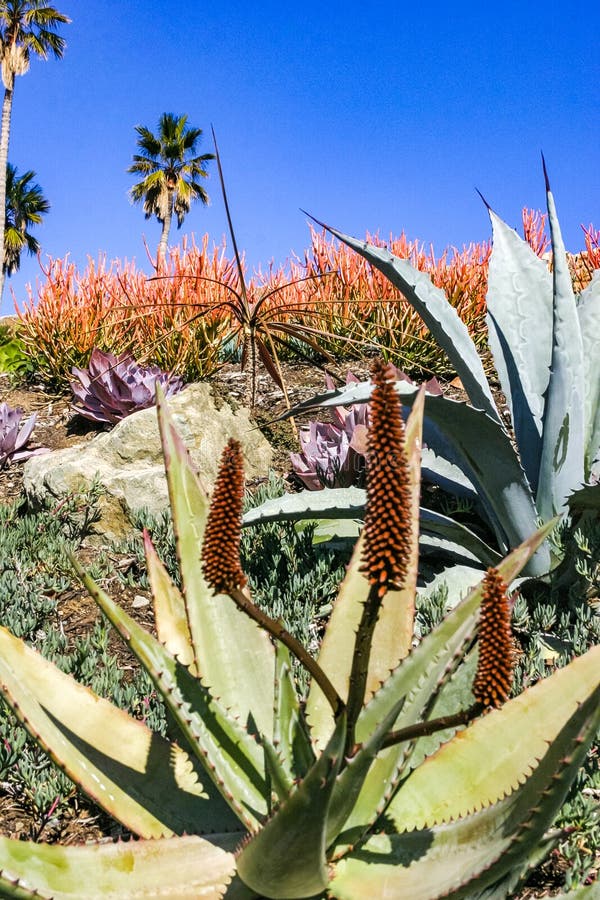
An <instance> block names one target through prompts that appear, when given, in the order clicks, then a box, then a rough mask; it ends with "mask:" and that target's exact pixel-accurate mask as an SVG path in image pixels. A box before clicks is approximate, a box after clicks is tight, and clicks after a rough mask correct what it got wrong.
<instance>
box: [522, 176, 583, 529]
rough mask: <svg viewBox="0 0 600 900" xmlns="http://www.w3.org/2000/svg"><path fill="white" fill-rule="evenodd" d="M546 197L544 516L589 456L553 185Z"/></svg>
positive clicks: (579, 351)
mask: <svg viewBox="0 0 600 900" xmlns="http://www.w3.org/2000/svg"><path fill="white" fill-rule="evenodd" d="M546 198H547V202H548V221H549V223H550V234H551V238H552V254H553V255H552V259H553V276H554V278H553V307H552V311H553V325H554V327H553V334H552V360H551V374H550V381H549V384H548V391H547V395H546V404H545V407H544V419H543V438H542V452H541V461H540V477H539V483H538V488H537V494H536V502H537V507H538V510H539V512H540V515H541V516H542V518H544V519H548V518H550V517H551V516H553V515H556V513H558V512H561V511H563V509H564V506H565V502H566V500H567V498H568V496H569V494H570V493H571V492H572V491H574V490H577V489H578V488H579V487H580V486H581V485H582V484H583V482H584V457H585V453H584V440H585V424H584V404H585V397H584V363H583V340H582V336H581V330H580V327H579V318H578V315H577V307H576V304H575V295H574V294H573V287H572V283H571V274H570V272H569V265H568V262H567V255H566V252H565V247H564V244H563V240H562V235H561V232H560V226H559V224H558V218H557V215H556V208H555V205H554V197H553V196H552V193H551V191H550V188H549V187H547V192H546ZM596 337H597V335H596ZM596 377H597V372H596Z"/></svg>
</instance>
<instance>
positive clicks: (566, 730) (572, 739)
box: [331, 648, 600, 900]
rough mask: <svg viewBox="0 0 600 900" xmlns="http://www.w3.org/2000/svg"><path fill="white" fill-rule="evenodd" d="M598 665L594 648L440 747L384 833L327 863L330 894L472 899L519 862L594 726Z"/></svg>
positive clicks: (538, 835) (396, 803) (347, 899)
mask: <svg viewBox="0 0 600 900" xmlns="http://www.w3.org/2000/svg"><path fill="white" fill-rule="evenodd" d="M599 662H600V648H595V649H594V650H593V651H590V652H589V653H587V654H586V655H585V656H584V657H581V658H580V659H579V660H575V661H574V662H573V663H571V664H570V665H569V666H567V667H566V668H565V669H562V670H559V671H558V672H556V673H555V674H554V675H553V676H551V678H549V679H546V680H545V681H544V682H540V683H539V684H538V685H536V686H535V687H534V688H531V689H530V690H529V691H527V692H526V694H523V695H521V696H520V697H517V698H515V700H512V701H509V703H507V704H506V705H505V706H504V707H503V708H502V709H500V710H496V711H494V712H492V713H490V715H489V716H485V717H483V718H481V719H479V720H478V721H477V722H475V723H474V724H473V725H471V726H470V727H469V728H468V729H466V730H465V731H462V732H461V733H460V735H458V736H457V737H456V738H454V739H453V740H452V741H450V742H449V743H448V744H445V745H444V747H442V748H441V749H440V750H439V751H438V753H437V754H436V755H435V756H434V757H431V758H430V759H429V760H428V761H427V762H426V763H425V764H424V765H423V766H421V767H419V769H417V770H416V771H415V772H414V773H413V774H412V776H411V778H410V779H409V780H408V781H407V782H406V784H405V785H404V786H403V788H402V790H401V791H400V792H399V794H398V795H397V797H396V798H394V800H393V802H392V803H391V804H390V806H389V807H388V810H387V812H386V829H387V831H388V833H386V834H380V835H376V836H374V837H373V838H371V839H370V840H368V841H367V842H366V844H364V845H363V846H362V847H361V848H360V849H359V850H357V851H354V852H352V853H351V854H349V855H348V856H347V857H346V858H345V859H344V860H342V861H341V862H340V863H338V864H337V867H336V874H335V877H334V878H333V880H332V883H331V889H332V891H333V892H334V895H335V896H336V897H338V898H339V900H354V898H362V897H365V896H382V895H384V894H385V892H387V894H388V895H389V896H400V897H404V896H406V897H411V898H414V900H434V898H438V897H441V896H447V895H448V896H451V897H453V898H462V897H474V896H479V893H478V892H479V891H482V890H483V889H484V888H486V887H488V886H490V885H493V884H495V883H496V882H498V880H499V879H501V878H503V877H504V876H505V875H506V874H507V873H508V872H510V871H511V870H512V869H515V868H517V869H518V867H520V866H522V865H523V862H525V864H526V862H527V858H528V855H529V853H530V851H531V848H532V847H535V845H536V843H537V842H538V841H540V840H542V838H543V836H544V832H545V830H546V828H547V827H548V825H549V824H550V822H551V821H552V819H553V818H554V816H555V815H556V812H557V811H558V809H559V807H560V805H561V803H562V801H563V799H564V796H565V794H566V792H567V790H568V788H569V785H570V783H571V781H572V780H573V778H574V777H575V774H576V772H577V770H578V768H579V766H580V765H581V763H582V762H583V760H584V759H585V754H586V751H587V748H588V747H589V744H590V743H591V741H592V740H593V738H594V736H595V733H596V731H597V728H598V726H599V725H600V706H599V703H598V701H599V699H600V696H599V695H600V688H598V672H599V671H600V669H599V665H598V664H599ZM522 698H525V699H522ZM545 714H547V716H548V718H547V719H546V720H544V715H545ZM533 723H535V724H534V727H533V728H532V724H533ZM541 723H543V725H542V724H541ZM507 744H508V745H509V749H508V754H507V752H506V749H507ZM514 744H519V745H520V746H521V747H522V753H521V752H520V751H519V750H517V751H516V752H513V751H512V746H513V745H514ZM507 756H508V759H507ZM475 757H477V763H476V768H475V770H474V769H473V768H472V765H473V759H474V758H475ZM450 759H451V763H450ZM413 780H414V788H413V790H412V791H411V792H410V795H409V792H408V788H409V786H410V785H411V783H412V782H413ZM417 782H418V785H417ZM473 782H474V783H473ZM418 787H420V788H421V789H422V790H424V791H425V796H424V797H417V796H416V793H415V791H416V790H417V788H418ZM490 798H496V799H493V800H490ZM461 814H462V816H461V817H460V818H455V816H460V815H461ZM394 825H395V826H396V828H397V829H402V831H400V830H399V831H398V832H397V833H395V834H393V833H389V832H390V831H391V828H392V826H394ZM407 829H411V830H407Z"/></svg>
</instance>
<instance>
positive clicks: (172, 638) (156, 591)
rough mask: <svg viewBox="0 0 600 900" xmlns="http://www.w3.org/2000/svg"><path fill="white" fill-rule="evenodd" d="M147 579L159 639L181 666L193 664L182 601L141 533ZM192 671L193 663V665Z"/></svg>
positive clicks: (148, 538) (174, 585)
mask: <svg viewBox="0 0 600 900" xmlns="http://www.w3.org/2000/svg"><path fill="white" fill-rule="evenodd" d="M144 552H145V556H146V569H147V571H148V581H149V583H150V589H151V591H152V599H153V601H154V623H155V625H156V633H157V635H158V639H159V641H160V642H161V643H162V644H164V645H165V647H166V648H167V650H168V651H169V653H171V654H172V655H173V656H175V657H177V659H178V660H179V662H180V663H182V664H183V665H184V666H188V667H189V666H194V648H193V645H192V638H191V635H190V629H189V626H188V620H187V615H186V609H185V600H184V598H183V595H182V593H181V591H180V590H179V588H178V587H177V585H176V584H174V583H173V581H172V579H171V576H170V575H169V573H168V572H167V570H166V568H165V567H164V565H163V563H162V562H161V561H160V559H159V558H158V555H157V553H156V550H155V549H154V546H153V544H152V541H151V540H150V536H149V535H148V534H147V533H146V532H144ZM194 671H195V666H194Z"/></svg>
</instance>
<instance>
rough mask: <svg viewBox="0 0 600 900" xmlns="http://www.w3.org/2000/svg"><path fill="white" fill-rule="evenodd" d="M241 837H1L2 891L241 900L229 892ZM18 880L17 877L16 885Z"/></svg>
mask: <svg viewBox="0 0 600 900" xmlns="http://www.w3.org/2000/svg"><path fill="white" fill-rule="evenodd" d="M240 837H241V835H211V836H210V839H209V840H205V839H203V838H199V837H179V838H171V839H170V840H166V839H165V840H161V841H128V842H127V843H119V844H86V845H85V846H80V847H62V846H59V845H57V844H53V845H50V844H34V843H31V842H24V841H15V840H10V839H9V838H4V837H0V896H2V897H10V898H27V897H37V898H40V900H43V898H47V900H139V898H140V897H143V898H144V900H152V898H154V897H156V898H160V897H172V898H173V900H196V898H198V897H202V898H206V900H220V898H229V897H231V900H234V896H235V900H244V898H251V897H252V896H253V894H252V893H251V892H250V891H247V890H243V888H242V889H240V886H236V890H235V891H234V890H228V885H229V883H230V882H231V880H232V878H233V876H234V875H235V859H234V856H233V850H234V849H235V845H236V842H237V841H239V839H240ZM15 882H16V883H15Z"/></svg>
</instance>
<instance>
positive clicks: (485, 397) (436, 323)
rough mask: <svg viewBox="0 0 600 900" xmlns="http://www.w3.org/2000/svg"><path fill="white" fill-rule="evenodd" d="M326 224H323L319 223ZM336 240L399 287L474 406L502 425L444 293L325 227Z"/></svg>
mask: <svg viewBox="0 0 600 900" xmlns="http://www.w3.org/2000/svg"><path fill="white" fill-rule="evenodd" d="M315 221H316V220H315ZM319 224H323V223H319ZM323 227H324V228H326V229H327V230H328V231H329V232H330V233H331V234H332V235H333V236H334V237H336V238H337V239H338V240H339V241H342V242H343V243H344V244H347V245H348V246H349V247H351V248H352V249H353V250H355V251H356V252H357V253H359V254H360V255H361V256H362V257H364V258H365V259H366V260H367V262H369V263H371V265H372V266H375V268H376V269H379V271H380V272H382V273H383V274H384V275H385V277H386V278H388V279H389V281H391V283H392V284H393V285H394V286H395V287H397V288H398V289H399V290H400V291H402V294H403V295H404V297H406V299H407V300H408V302H409V303H410V304H411V306H412V307H413V308H414V309H415V310H416V312H417V313H418V314H419V316H420V317H421V318H422V319H423V322H424V323H425V325H426V326H427V328H428V329H429V331H430V332H431V334H432V335H433V338H434V339H435V341H436V343H438V344H439V345H440V347H441V348H442V349H443V350H444V352H445V353H446V355H447V356H448V359H449V360H450V361H451V363H452V365H453V366H454V368H455V370H456V373H457V375H458V376H459V378H460V380H461V381H462V383H463V385H464V388H465V391H466V392H467V394H468V396H469V399H470V400H471V403H472V404H473V405H474V406H475V407H476V408H477V409H482V410H484V411H485V412H486V413H487V414H488V415H489V416H490V417H491V418H492V419H493V420H495V421H496V422H497V423H498V424H500V423H501V419H500V415H499V413H498V410H497V409H496V404H495V403H494V398H493V396H492V392H491V390H490V386H489V384H488V381H487V378H486V376H485V372H484V369H483V364H482V362H481V359H480V357H479V353H478V352H477V348H476V346H475V344H474V343H473V341H472V339H471V336H470V335H469V331H468V329H467V326H466V325H465V323H464V322H463V321H462V320H461V318H460V316H459V315H458V313H457V312H456V309H455V308H454V307H453V306H452V304H451V303H449V302H448V298H447V297H446V295H445V294H444V292H443V291H442V290H441V289H440V288H437V287H436V286H435V285H434V284H433V282H432V281H431V278H430V277H429V275H427V274H425V273H424V272H419V270H418V269H415V268H414V266H411V264H410V263H409V262H408V260H406V259H399V258H398V257H397V256H394V255H393V254H392V253H390V252H389V250H386V249H385V248H383V247H375V246H373V244H368V243H366V242H365V241H359V240H357V239H356V238H353V237H349V236H348V235H346V234H342V233H341V232H339V231H336V229H335V228H330V227H329V226H328V225H324V226H323Z"/></svg>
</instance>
